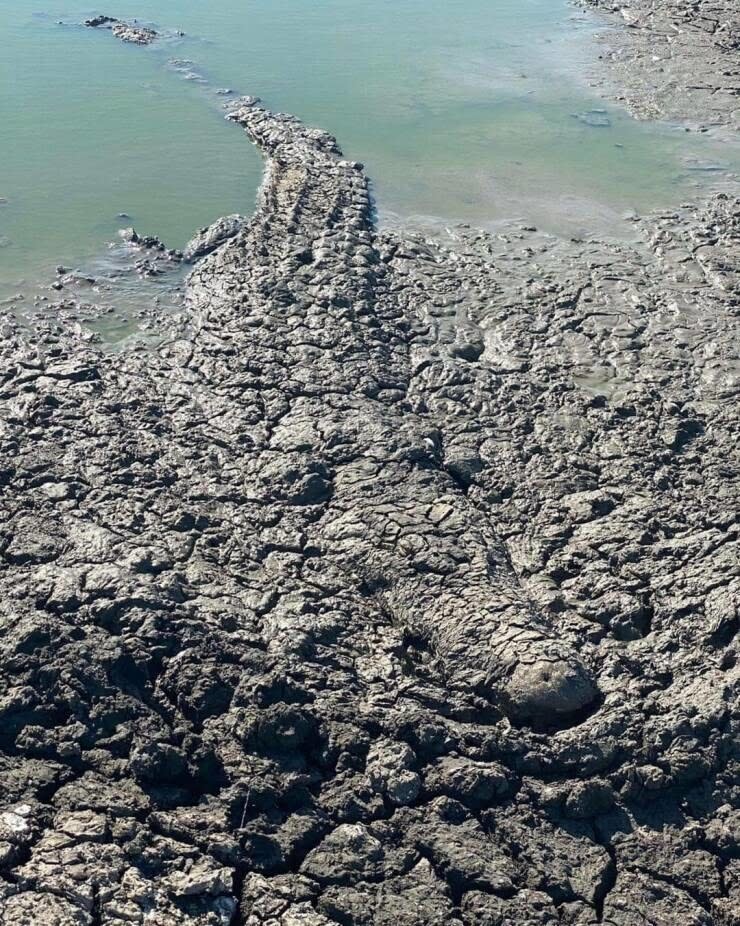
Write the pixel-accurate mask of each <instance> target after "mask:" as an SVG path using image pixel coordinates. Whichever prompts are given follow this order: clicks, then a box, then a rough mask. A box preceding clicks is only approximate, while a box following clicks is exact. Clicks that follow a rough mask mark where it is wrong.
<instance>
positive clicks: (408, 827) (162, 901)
mask: <svg viewBox="0 0 740 926" xmlns="http://www.w3.org/2000/svg"><path fill="white" fill-rule="evenodd" d="M233 105H234V109H233V111H232V113H231V118H232V119H233V120H234V121H236V122H237V123H240V124H241V125H242V126H243V127H244V129H245V130H246V132H247V133H248V135H249V136H250V138H251V139H252V140H253V141H254V142H255V143H256V144H257V145H258V146H259V147H260V149H261V150H262V152H263V154H264V156H265V160H266V168H265V180H264V185H263V188H262V192H261V196H260V201H259V204H258V208H257V211H256V213H255V215H254V217H253V218H252V219H251V220H249V221H247V222H246V223H244V224H241V223H239V222H237V221H236V220H233V221H231V220H229V221H228V222H227V223H226V226H228V227H225V226H223V225H220V226H217V227H216V228H215V229H214V231H213V234H212V235H211V236H209V235H208V234H207V233H203V234H202V235H201V238H200V239H199V240H200V241H201V242H205V244H203V247H205V248H206V249H209V248H210V245H211V244H212V243H214V241H215V242H216V249H215V250H214V251H213V252H212V253H211V254H210V255H209V256H207V257H204V258H203V259H201V260H200V261H198V262H197V263H196V264H195V267H194V269H193V271H192V274H191V277H190V279H189V283H188V288H187V302H188V312H187V318H186V319H185V320H184V321H183V323H182V325H181V326H180V329H179V330H178V331H177V332H176V333H174V334H172V336H171V337H170V338H169V339H168V340H167V341H166V342H165V343H163V344H162V345H160V347H159V349H158V350H157V351H151V352H148V353H143V352H138V353H137V352H135V351H121V352H119V353H116V354H114V353H111V352H107V353H106V352H103V351H97V350H95V349H93V348H92V347H90V346H88V345H86V344H85V343H84V342H83V341H82V340H81V339H80V338H78V337H76V336H75V335H74V334H73V333H71V332H70V331H69V330H65V329H62V328H59V327H54V326H53V325H48V324H47V325H44V324H42V323H41V322H39V324H38V325H37V326H36V328H35V329H34V331H33V332H32V333H31V334H28V333H24V332H22V331H21V330H20V329H18V328H16V327H15V326H14V323H13V322H12V321H11V320H7V322H5V324H4V328H3V339H2V344H1V346H0V357H1V365H0V439H1V444H0V449H1V451H2V457H1V459H0V484H1V485H2V508H3V519H2V533H1V534H0V551H1V556H2V571H1V572H0V589H1V590H2V595H1V596H0V627H1V628H2V633H1V634H0V800H1V801H2V806H1V807H0V923H1V924H2V926H23V924H31V926H98V924H105V926H113V924H117V926H124V924H126V926H128V924H140V926H175V924H189V926H195V924H198V926H217V924H220V926H228V924H241V926H329V924H340V926H443V924H458V926H462V924H464V926H505V924H506V926H509V924H514V926H535V924H537V926H539V924H542V926H545V924H552V926H555V924H572V926H588V924H597V923H605V924H611V926H636V924H653V926H677V924H680V926H710V924H723V926H732V924H737V923H738V922H740V920H739V919H738V917H739V916H740V851H739V847H738V836H739V834H740V779H739V773H740V746H739V743H738V729H739V728H740V723H739V718H738V713H737V700H736V699H737V689H738V681H739V678H738V677H739V674H740V670H739V668H738V659H737V657H738V653H737V643H736V634H737V629H738V618H737V611H736V604H737V591H738V576H737V572H738V558H737V546H736V540H737V534H736V527H735V525H734V515H735V512H736V503H737V494H736V488H737V475H738V472H737V471H738V458H737V447H736V438H737V434H738V413H737V396H738V382H737V375H738V357H737V345H738V339H737V327H736V313H737V308H738V304H739V295H740V287H739V285H738V282H739V281H738V267H737V259H736V258H737V247H738V226H739V224H740V219H739V216H738V201H737V200H736V199H733V198H730V197H728V196H725V197H719V198H717V199H715V200H713V201H712V202H710V203H708V204H706V205H705V206H704V207H702V208H699V209H696V210H689V209H687V210H684V211H683V212H681V213H676V214H666V215H663V216H656V217H653V218H651V219H650V220H649V221H646V222H645V223H644V228H643V227H642V226H640V225H639V224H638V226H637V227H638V228H641V239H640V242H639V243H637V244H635V245H630V246H628V245H620V246H617V245H614V246H607V245H604V244H598V243H596V242H591V243H589V242H580V243H573V242H562V241H558V240H556V239H550V238H546V237H544V236H541V235H539V234H538V233H537V232H534V231H519V232H516V233H511V234H510V235H508V236H504V235H502V236H493V237H492V236H489V235H486V234H483V233H476V232H473V231H470V230H464V229H463V230H461V231H459V233H456V234H455V235H454V236H452V237H450V238H449V239H446V240H444V241H443V240H441V239H437V240H425V239H423V238H421V237H415V236H413V235H408V236H405V237H402V236H398V235H394V234H389V233H384V234H380V233H378V232H377V231H376V229H375V227H374V224H373V210H372V207H371V202H370V197H369V194H368V182H367V180H366V177H365V174H364V171H363V169H362V165H360V164H358V163H356V162H350V161H346V160H344V159H343V157H342V155H341V153H340V151H339V149H338V147H337V144H336V142H335V141H334V139H333V138H331V137H330V136H328V135H326V134H325V133H323V132H321V131H317V130H312V129H309V128H306V127H305V126H304V125H303V124H302V123H300V122H298V121H297V120H296V119H294V118H292V117H289V116H284V115H275V114H272V113H270V112H269V111H267V110H265V109H264V108H262V107H261V106H260V105H259V104H258V102H257V101H255V100H253V99H249V98H247V99H244V100H241V101H239V102H237V103H236V104H233ZM227 233H228V234H227ZM225 234H227V240H225V241H224V243H222V244H218V240H220V239H221V237H222V236H223V235H225Z"/></svg>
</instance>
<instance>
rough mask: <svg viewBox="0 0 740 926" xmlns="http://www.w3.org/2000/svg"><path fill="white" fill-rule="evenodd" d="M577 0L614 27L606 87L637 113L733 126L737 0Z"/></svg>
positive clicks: (739, 50)
mask: <svg viewBox="0 0 740 926" xmlns="http://www.w3.org/2000/svg"><path fill="white" fill-rule="evenodd" d="M579 2H581V3H582V4H583V5H584V6H588V7H591V8H593V9H595V10H597V11H599V12H601V13H604V14H606V15H607V16H608V17H609V18H611V19H612V20H613V22H614V23H615V25H616V26H617V27H618V28H617V29H616V30H615V31H613V32H611V33H610V34H609V35H608V36H607V41H608V43H609V45H610V46H611V50H610V51H608V52H607V53H606V54H605V56H604V57H605V58H606V60H607V62H608V63H609V65H610V71H611V75H610V76H611V82H610V83H611V87H612V90H613V88H614V87H618V88H619V89H618V90H617V91H613V92H615V93H616V95H617V97H618V99H619V100H621V101H622V102H624V103H625V104H626V105H627V106H628V107H629V108H630V109H631V110H632V112H634V113H635V114H636V115H637V116H640V117H642V118H647V119H654V118H667V119H672V120H675V121H678V122H684V121H687V122H691V123H694V124H697V125H698V126H700V127H702V128H715V127H722V128H727V129H729V130H731V131H734V132H737V131H738V130H740V3H738V0H579ZM625 27H626V28H625Z"/></svg>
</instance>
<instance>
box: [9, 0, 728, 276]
mask: <svg viewBox="0 0 740 926" xmlns="http://www.w3.org/2000/svg"><path fill="white" fill-rule="evenodd" d="M42 4H43V6H42ZM93 12H104V13H109V14H111V15H115V16H118V17H122V18H133V17H138V18H139V19H140V20H142V21H151V22H152V23H154V24H155V25H156V27H157V28H160V29H163V30H167V29H172V30H174V29H182V30H183V31H184V32H185V33H186V35H185V37H184V38H179V39H178V38H167V39H165V40H164V41H163V42H162V43H158V44H157V45H155V46H152V47H150V48H138V47H134V46H131V45H125V44H122V43H120V42H118V41H117V40H116V39H114V38H113V37H112V36H111V35H110V34H109V33H107V32H104V31H102V30H91V29H85V28H83V27H80V26H79V25H75V24H76V23H79V22H80V21H81V20H82V19H84V18H85V17H86V16H88V15H90V14H91V13H93ZM57 20H62V21H63V24H58V22H57ZM595 28H596V27H595V23H594V20H593V19H590V18H588V17H587V16H585V15H584V14H581V13H578V12H577V11H575V10H574V9H573V8H571V7H569V6H567V4H566V3H565V2H564V0H465V2H461V0H458V2H454V0H372V2H370V0H209V2H203V0H138V2H136V0H116V2H115V3H112V4H111V6H110V8H108V7H106V8H102V9H100V10H91V9H89V8H85V7H82V8H77V7H74V6H70V3H69V0H67V2H58V0H5V2H4V3H2V5H0V35H1V36H2V46H3V55H2V58H1V59H0V118H1V122H0V125H1V129H0V154H1V156H0V197H2V198H4V199H7V203H0V293H1V292H2V291H5V292H9V291H12V290H13V288H14V287H18V286H20V285H22V283H23V281H28V280H29V279H33V278H34V277H37V276H38V275H39V274H40V273H42V272H45V271H46V268H49V267H51V266H53V265H54V264H55V263H58V262H63V263H72V264H74V263H75V262H79V261H81V260H84V259H85V258H87V257H89V256H91V255H94V254H96V253H101V251H102V250H104V248H105V246H106V243H107V242H109V241H110V240H112V239H113V238H114V237H115V233H116V229H117V228H119V227H121V226H122V225H129V224H134V225H135V226H136V227H137V229H138V230H140V231H143V232H148V233H156V234H158V235H159V236H160V237H162V238H163V239H164V240H165V241H166V242H167V243H168V244H169V245H170V246H181V245H183V244H184V242H185V241H186V240H187V238H188V237H189V236H190V234H191V233H192V231H193V230H194V229H195V228H197V227H198V226H200V225H203V224H206V223H208V222H210V221H212V220H213V219H215V218H217V217H218V216H219V215H222V214H224V213H228V212H234V211H241V212H248V211H249V210H250V209H251V206H252V203H253V200H254V194H255V190H256V187H257V184H258V183H259V179H260V162H259V158H258V157H257V155H256V153H255V152H254V151H253V150H252V148H251V147H250V146H249V145H248V144H246V142H245V140H244V138H243V136H242V134H241V132H240V131H239V130H238V129H236V128H235V127H232V126H229V125H227V124H226V123H225V122H224V121H223V118H222V114H221V112H220V110H219V106H220V104H221V102H222V101H223V98H221V97H219V96H217V95H216V94H215V92H214V91H215V89H216V88H218V87H230V88H233V89H234V90H235V91H237V92H239V93H251V94H256V95H259V96H261V97H262V98H263V99H264V100H265V101H266V102H267V103H268V104H269V105H270V106H272V107H274V108H278V109H282V110H284V111H288V112H293V113H295V114H297V115H299V116H301V117H302V118H304V119H306V120H308V121H311V122H313V123H315V124H318V125H321V126H322V127H325V128H328V129H329V130H331V131H332V132H334V133H335V134H336V135H337V136H338V138H339V139H340V142H341V143H342V145H343V147H344V149H345V151H346V153H347V154H348V155H349V156H352V157H356V158H358V159H361V160H363V161H364V162H365V163H366V165H367V167H368V170H369V172H370V175H371V176H372V178H373V180H374V183H375V192H376V195H377V199H378V206H379V210H380V213H381V216H383V217H385V219H386V220H387V221H392V220H397V219H400V220H405V219H408V218H410V217H413V218H415V219H417V220H418V219H421V218H425V217H426V218H435V219H443V220H459V221H469V222H471V223H474V224H486V223H491V222H496V221H497V220H503V219H520V220H522V221H524V222H527V223H534V224H537V225H540V226H541V227H544V228H547V229H549V230H554V231H564V232H566V233H569V234H574V233H581V232H590V231H607V232H609V233H614V234H620V233H623V234H628V233H629V227H628V225H629V223H627V222H625V220H624V218H623V213H625V211H629V210H633V209H634V210H638V211H645V210H646V209H648V208H651V207H653V206H666V205H671V204H677V203H678V202H681V201H683V200H685V199H686V198H687V197H691V196H693V195H695V193H696V191H697V190H700V189H704V188H712V186H715V185H717V184H718V183H719V182H721V181H723V180H724V179H726V178H728V177H731V175H732V171H735V170H737V169H738V168H739V167H740V158H738V153H737V150H736V149H735V150H731V149H730V150H728V149H727V148H726V147H725V148H723V147H722V146H721V145H720V143H719V142H717V141H713V140H711V139H709V138H706V137H700V136H694V135H687V134H686V133H685V132H684V131H683V130H681V129H679V128H676V127H669V126H661V125H657V124H642V123H639V122H636V121H634V120H632V119H631V118H630V117H629V116H627V115H626V114H625V113H623V112H622V111H621V110H619V109H617V108H616V107H611V106H609V105H607V104H605V103H604V102H603V101H600V100H599V99H598V98H597V97H596V96H595V93H594V92H593V91H591V90H589V88H588V86H587V84H586V82H585V80H584V73H585V72H586V70H587V68H588V67H589V66H591V65H592V64H593V63H594V59H595V54H596V50H595V45H594V43H593V42H592V36H593V34H594V31H595ZM174 57H176V58H187V59H191V60H192V61H193V62H194V65H195V67H196V69H197V71H198V72H199V73H200V74H202V75H203V78H204V81H203V82H198V81H195V80H184V79H183V76H182V74H181V73H178V72H177V71H175V70H173V69H172V67H170V66H168V60H169V59H171V58H174ZM594 109H603V110H606V112H605V113H597V114H596V115H595V116H591V117H590V119H591V121H594V120H595V121H597V122H598V121H608V122H609V123H610V124H609V125H608V126H607V125H605V126H594V125H589V124H586V123H585V122H583V121H581V120H580V119H578V118H575V116H574V114H579V113H585V112H589V111H591V110H594ZM692 158H693V159H695V160H696V159H698V161H700V162H710V163H711V164H717V163H718V164H719V166H724V167H726V168H727V170H719V171H705V170H696V169H689V167H691V166H693V167H695V166H696V163H694V164H691V162H690V161H687V159H692ZM121 212H124V213H128V215H129V216H130V217H131V218H130V219H119V218H118V217H117V216H118V213H121Z"/></svg>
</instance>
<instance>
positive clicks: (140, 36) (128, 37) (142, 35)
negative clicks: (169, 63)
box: [85, 16, 158, 45]
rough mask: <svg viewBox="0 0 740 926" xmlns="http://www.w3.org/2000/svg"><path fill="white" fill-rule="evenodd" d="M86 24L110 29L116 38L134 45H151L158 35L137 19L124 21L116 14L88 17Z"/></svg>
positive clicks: (91, 26) (95, 27)
mask: <svg viewBox="0 0 740 926" xmlns="http://www.w3.org/2000/svg"><path fill="white" fill-rule="evenodd" d="M85 25H86V26H89V27H90V28H91V29H98V28H100V27H101V26H102V27H104V28H106V29H110V31H111V32H112V33H113V35H115V37H116V38H118V39H120V40H121V41H122V42H131V43H133V44H134V45H151V43H152V42H153V41H154V40H155V39H156V38H157V37H158V34H157V32H155V30H154V29H149V28H147V27H146V26H140V25H139V24H138V23H137V22H136V21H134V22H133V23H128V22H124V21H123V20H120V19H116V18H115V17H114V16H95V17H93V18H92V19H86V20H85Z"/></svg>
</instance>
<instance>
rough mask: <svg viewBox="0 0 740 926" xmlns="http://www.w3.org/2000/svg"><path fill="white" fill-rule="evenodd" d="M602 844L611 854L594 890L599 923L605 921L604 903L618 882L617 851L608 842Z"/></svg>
mask: <svg viewBox="0 0 740 926" xmlns="http://www.w3.org/2000/svg"><path fill="white" fill-rule="evenodd" d="M601 845H602V846H603V847H604V849H605V850H606V852H607V853H608V855H609V863H608V865H607V867H606V870H605V872H604V875H603V877H602V879H601V881H600V882H599V884H597V885H596V889H595V891H594V908H595V910H596V922H597V923H603V922H604V904H605V903H606V898H607V897H608V896H609V893H610V892H611V891H612V890H613V888H614V885H615V884H616V883H617V853H616V852H615V851H614V848H613V846H611V845H610V844H609V843H608V842H602V843H601Z"/></svg>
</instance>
